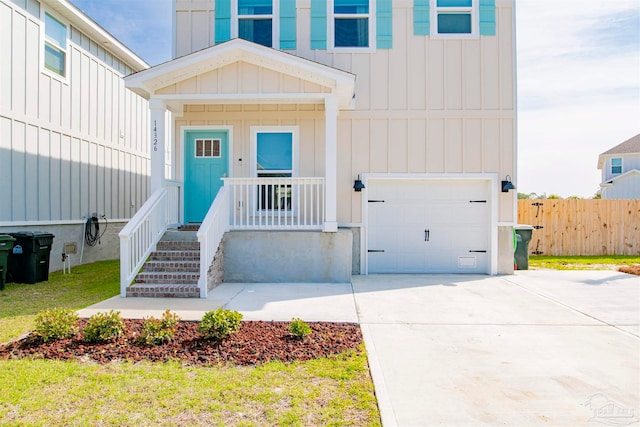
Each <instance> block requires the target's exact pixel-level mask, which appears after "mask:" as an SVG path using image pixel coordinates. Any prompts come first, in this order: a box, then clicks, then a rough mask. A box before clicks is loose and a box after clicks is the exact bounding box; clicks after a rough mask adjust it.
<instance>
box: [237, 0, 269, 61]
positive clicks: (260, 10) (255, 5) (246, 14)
mask: <svg viewBox="0 0 640 427" xmlns="http://www.w3.org/2000/svg"><path fill="white" fill-rule="evenodd" d="M231 6H232V11H233V12H232V13H233V16H232V28H231V37H232V38H241V39H244V40H249V41H251V42H254V43H257V44H261V45H263V46H267V47H273V48H276V49H277V48H278V47H279V46H278V45H279V42H278V40H279V25H278V24H279V20H278V16H279V13H278V6H279V2H277V1H275V2H274V1H271V0H233V1H232V4H231Z"/></svg>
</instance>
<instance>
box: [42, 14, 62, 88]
mask: <svg viewBox="0 0 640 427" xmlns="http://www.w3.org/2000/svg"><path fill="white" fill-rule="evenodd" d="M44 67H45V68H46V69H47V70H49V71H52V72H54V73H56V74H58V75H59V76H61V77H66V76H67V26H66V24H64V23H62V22H61V21H59V20H58V19H56V18H54V17H53V16H52V15H50V14H49V12H45V13H44Z"/></svg>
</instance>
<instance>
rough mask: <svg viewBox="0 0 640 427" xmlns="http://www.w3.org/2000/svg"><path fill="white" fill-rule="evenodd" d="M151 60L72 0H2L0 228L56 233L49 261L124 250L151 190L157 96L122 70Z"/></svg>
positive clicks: (58, 263) (53, 265) (57, 266)
mask: <svg viewBox="0 0 640 427" xmlns="http://www.w3.org/2000/svg"><path fill="white" fill-rule="evenodd" d="M146 68H148V65H147V64H146V63H145V62H144V61H143V60H142V59H141V58H140V57H138V56H137V55H135V54H134V53H133V52H132V51H131V50H129V49H128V48H127V47H126V46H124V45H123V44H122V43H120V42H119V41H118V40H117V39H115V38H114V37H113V36H112V35H111V34H109V33H108V32H107V31H106V30H104V29H103V28H102V27H100V26H99V25H98V24H96V23H95V22H94V21H93V20H92V19H91V18H89V17H88V16H87V15H85V14H84V13H82V11H80V10H79V9H78V8H76V7H75V6H74V5H73V4H72V3H70V2H69V1H67V0H39V1H37V0H0V234H5V233H12V232H20V231H25V232H35V231H39V232H45V233H50V234H53V235H54V236H55V237H54V239H53V247H52V248H51V253H50V266H49V267H50V270H61V269H62V266H63V264H62V256H61V255H62V253H64V252H65V250H66V251H67V252H70V253H71V254H70V258H69V259H68V262H70V264H71V265H76V264H78V263H80V262H83V263H86V262H92V261H97V260H104V259H115V258H118V256H119V243H120V242H119V239H118V232H119V231H120V230H121V229H122V227H123V226H124V225H125V224H126V223H127V222H128V220H129V219H130V218H131V217H132V216H133V214H134V213H135V212H136V211H137V210H138V209H139V208H140V207H141V206H142V204H143V203H144V202H145V201H146V199H147V197H148V195H149V186H150V185H149V175H150V154H149V153H150V146H149V143H148V140H149V126H148V122H149V106H148V102H147V101H146V100H145V99H144V98H142V97H140V96H139V95H137V94H135V93H133V92H132V91H130V90H129V89H127V88H125V85H124V80H123V78H124V76H126V75H128V74H131V73H133V72H136V71H141V70H144V69H146ZM94 216H95V217H96V219H97V221H96V222H97V223H98V226H99V229H98V230H96V227H95V224H93V221H91V218H92V217H94ZM87 221H90V224H89V231H90V234H91V235H92V236H96V237H100V244H98V243H97V241H96V242H95V246H90V245H89V244H86V243H87V242H86V233H85V231H86V230H87ZM96 231H97V233H96ZM105 231H106V234H104V232H105ZM94 233H95V234H94ZM90 242H93V241H92V240H90Z"/></svg>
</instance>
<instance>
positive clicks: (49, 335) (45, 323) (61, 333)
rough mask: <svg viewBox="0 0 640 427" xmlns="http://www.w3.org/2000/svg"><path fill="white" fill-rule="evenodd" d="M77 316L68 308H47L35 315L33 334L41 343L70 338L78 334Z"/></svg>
mask: <svg viewBox="0 0 640 427" xmlns="http://www.w3.org/2000/svg"><path fill="white" fill-rule="evenodd" d="M77 323H78V315H77V314H76V313H75V312H74V311H73V310H71V309H69V308H49V309H45V310H42V311H40V312H39V313H38V314H37V315H36V320H35V324H36V328H35V332H34V334H35V335H36V336H37V337H40V338H41V339H42V341H44V342H48V341H51V340H57V339H63V338H71V337H72V336H74V335H75V334H76V333H77V332H78V325H77Z"/></svg>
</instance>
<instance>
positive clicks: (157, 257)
mask: <svg viewBox="0 0 640 427" xmlns="http://www.w3.org/2000/svg"><path fill="white" fill-rule="evenodd" d="M151 259H152V260H153V261H176V262H177V261H198V262H199V261H200V251H199V250H198V251H169V250H162V251H155V252H151Z"/></svg>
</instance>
